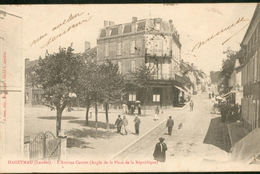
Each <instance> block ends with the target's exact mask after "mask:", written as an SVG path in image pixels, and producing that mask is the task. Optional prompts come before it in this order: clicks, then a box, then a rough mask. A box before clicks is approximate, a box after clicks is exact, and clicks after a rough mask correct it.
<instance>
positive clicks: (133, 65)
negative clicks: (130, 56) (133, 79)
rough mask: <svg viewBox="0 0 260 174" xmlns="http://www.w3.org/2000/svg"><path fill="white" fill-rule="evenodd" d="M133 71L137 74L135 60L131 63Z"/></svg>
mask: <svg viewBox="0 0 260 174" xmlns="http://www.w3.org/2000/svg"><path fill="white" fill-rule="evenodd" d="M131 71H132V72H135V61H134V60H132V61H131Z"/></svg>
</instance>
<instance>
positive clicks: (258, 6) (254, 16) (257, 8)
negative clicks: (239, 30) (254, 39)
mask: <svg viewBox="0 0 260 174" xmlns="http://www.w3.org/2000/svg"><path fill="white" fill-rule="evenodd" d="M259 8H260V5H259V3H257V5H256V8H255V11H254V15H253V17H252V19H251V21H250V24H249V26H248V28H247V30H246V33H245V35H244V38H243V40H242V42H241V44H240V45H241V46H242V45H244V43H243V42H244V41H245V38H246V36H247V35H248V32H249V29H250V28H251V27H252V25H253V24H252V23H253V22H252V21H253V20H254V19H255V18H256V14H257V11H258V10H259Z"/></svg>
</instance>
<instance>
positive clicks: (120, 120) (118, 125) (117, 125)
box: [115, 115, 122, 133]
mask: <svg viewBox="0 0 260 174" xmlns="http://www.w3.org/2000/svg"><path fill="white" fill-rule="evenodd" d="M115 126H116V127H117V133H120V132H121V127H122V118H121V115H118V118H117V119H116V122H115Z"/></svg>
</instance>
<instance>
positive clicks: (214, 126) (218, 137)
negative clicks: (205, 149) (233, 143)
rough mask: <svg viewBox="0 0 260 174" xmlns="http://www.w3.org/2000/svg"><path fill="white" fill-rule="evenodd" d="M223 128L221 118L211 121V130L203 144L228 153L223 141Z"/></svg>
mask: <svg viewBox="0 0 260 174" xmlns="http://www.w3.org/2000/svg"><path fill="white" fill-rule="evenodd" d="M222 126H223V125H222V122H221V117H217V118H213V119H211V121H210V125H209V129H208V132H207V134H206V137H205V138H204V141H203V143H205V144H212V145H214V146H216V147H219V148H220V149H222V150H224V151H226V152H228V149H227V148H226V146H225V143H224V140H223V133H222Z"/></svg>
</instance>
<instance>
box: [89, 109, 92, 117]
mask: <svg viewBox="0 0 260 174" xmlns="http://www.w3.org/2000/svg"><path fill="white" fill-rule="evenodd" d="M89 118H92V107H90V108H89Z"/></svg>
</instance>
